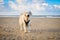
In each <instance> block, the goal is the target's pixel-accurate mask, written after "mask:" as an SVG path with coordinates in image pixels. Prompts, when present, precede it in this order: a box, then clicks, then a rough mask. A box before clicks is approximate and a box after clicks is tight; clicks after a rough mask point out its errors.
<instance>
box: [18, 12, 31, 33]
mask: <svg viewBox="0 0 60 40" xmlns="http://www.w3.org/2000/svg"><path fill="white" fill-rule="evenodd" d="M31 15H32V13H31V12H23V13H22V14H21V15H20V17H19V25H20V30H24V32H30V30H31V27H30V19H31Z"/></svg>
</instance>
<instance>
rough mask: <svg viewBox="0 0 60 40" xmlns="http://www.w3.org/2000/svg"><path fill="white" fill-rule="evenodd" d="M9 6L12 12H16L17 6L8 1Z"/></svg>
mask: <svg viewBox="0 0 60 40" xmlns="http://www.w3.org/2000/svg"><path fill="white" fill-rule="evenodd" d="M9 6H10V7H11V8H12V9H14V10H18V8H17V5H16V4H15V3H14V2H12V1H9Z"/></svg>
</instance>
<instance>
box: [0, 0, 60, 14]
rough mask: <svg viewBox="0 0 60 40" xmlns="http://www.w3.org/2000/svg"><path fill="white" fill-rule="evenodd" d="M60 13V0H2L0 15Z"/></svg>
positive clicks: (0, 2)
mask: <svg viewBox="0 0 60 40" xmlns="http://www.w3.org/2000/svg"><path fill="white" fill-rule="evenodd" d="M24 11H31V12H32V13H33V15H60V0H0V15H20V14H21V13H22V12H24Z"/></svg>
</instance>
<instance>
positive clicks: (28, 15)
mask: <svg viewBox="0 0 60 40" xmlns="http://www.w3.org/2000/svg"><path fill="white" fill-rule="evenodd" d="M23 14H24V16H25V17H30V16H31V15H32V13H31V12H24V13H23Z"/></svg>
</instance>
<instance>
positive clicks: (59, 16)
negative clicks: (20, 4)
mask: <svg viewBox="0 0 60 40" xmlns="http://www.w3.org/2000/svg"><path fill="white" fill-rule="evenodd" d="M0 17H19V15H0ZM32 18H60V15H33V16H32Z"/></svg>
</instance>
